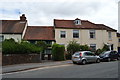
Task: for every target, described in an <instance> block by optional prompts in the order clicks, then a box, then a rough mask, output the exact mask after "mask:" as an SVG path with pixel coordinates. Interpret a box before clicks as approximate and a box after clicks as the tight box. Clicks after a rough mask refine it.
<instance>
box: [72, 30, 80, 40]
mask: <svg viewBox="0 0 120 80" xmlns="http://www.w3.org/2000/svg"><path fill="white" fill-rule="evenodd" d="M73 38H79V30H73Z"/></svg>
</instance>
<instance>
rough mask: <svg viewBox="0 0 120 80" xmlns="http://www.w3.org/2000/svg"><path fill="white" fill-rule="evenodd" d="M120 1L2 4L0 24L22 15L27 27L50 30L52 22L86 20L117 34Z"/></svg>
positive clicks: (54, 0) (38, 0)
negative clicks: (104, 26) (58, 20)
mask: <svg viewBox="0 0 120 80" xmlns="http://www.w3.org/2000/svg"><path fill="white" fill-rule="evenodd" d="M118 1H119V0H22V1H20V0H1V1H0V20H1V19H2V20H18V19H19V16H21V15H22V14H25V15H26V17H27V20H28V25H29V26H53V19H67V20H74V19H76V18H79V19H81V20H89V21H91V22H93V23H96V24H105V25H107V26H109V27H112V28H113V29H116V30H118Z"/></svg>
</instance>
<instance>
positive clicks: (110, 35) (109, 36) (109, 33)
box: [108, 32, 112, 40]
mask: <svg viewBox="0 0 120 80" xmlns="http://www.w3.org/2000/svg"><path fill="white" fill-rule="evenodd" d="M108 38H109V40H111V39H112V34H111V32H108Z"/></svg>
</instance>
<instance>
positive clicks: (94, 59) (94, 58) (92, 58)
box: [90, 52, 96, 62]
mask: <svg viewBox="0 0 120 80" xmlns="http://www.w3.org/2000/svg"><path fill="white" fill-rule="evenodd" d="M90 55H91V62H95V61H96V56H95V54H93V53H92V52H90Z"/></svg>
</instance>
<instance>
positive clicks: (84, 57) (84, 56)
mask: <svg viewBox="0 0 120 80" xmlns="http://www.w3.org/2000/svg"><path fill="white" fill-rule="evenodd" d="M72 62H73V63H74V64H80V63H81V64H86V63H88V62H97V63H100V57H99V56H96V55H95V54H93V53H92V52H91V51H79V52H75V53H74V54H73V55H72Z"/></svg>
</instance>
